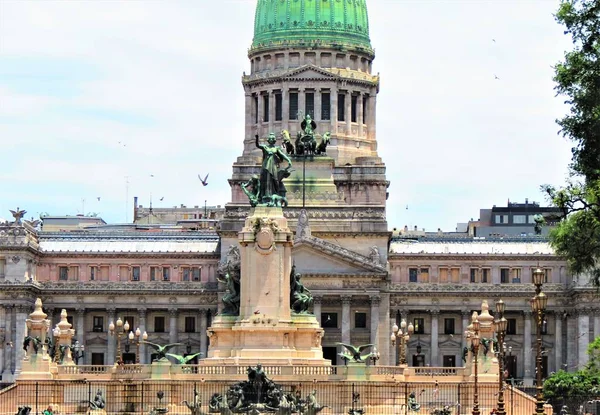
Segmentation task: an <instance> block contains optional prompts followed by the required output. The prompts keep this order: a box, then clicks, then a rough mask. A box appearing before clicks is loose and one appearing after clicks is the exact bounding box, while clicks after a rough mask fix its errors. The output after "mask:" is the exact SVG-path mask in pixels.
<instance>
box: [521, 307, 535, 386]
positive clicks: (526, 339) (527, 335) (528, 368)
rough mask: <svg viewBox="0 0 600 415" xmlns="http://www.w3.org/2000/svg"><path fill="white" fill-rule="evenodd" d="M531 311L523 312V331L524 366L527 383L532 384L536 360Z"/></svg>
mask: <svg viewBox="0 0 600 415" xmlns="http://www.w3.org/2000/svg"><path fill="white" fill-rule="evenodd" d="M531 317H532V314H531V311H529V310H526V311H524V312H523V322H524V323H525V330H524V333H523V367H524V368H525V374H524V376H523V378H524V379H525V384H526V385H528V384H531V382H533V377H534V375H535V361H534V359H533V358H532V353H531V352H532V349H531V347H532V343H531Z"/></svg>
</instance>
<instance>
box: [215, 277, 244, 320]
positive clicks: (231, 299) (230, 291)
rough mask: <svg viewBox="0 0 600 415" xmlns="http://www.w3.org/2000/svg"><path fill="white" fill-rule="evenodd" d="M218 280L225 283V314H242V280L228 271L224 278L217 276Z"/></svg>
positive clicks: (223, 312)
mask: <svg viewBox="0 0 600 415" xmlns="http://www.w3.org/2000/svg"><path fill="white" fill-rule="evenodd" d="M217 281H219V282H221V283H223V284H225V287H226V288H225V295H223V299H222V301H223V305H224V306H225V307H224V308H223V311H222V312H221V314H223V315H225V316H238V315H239V314H240V282H239V281H236V280H235V279H234V278H233V276H231V275H230V274H229V273H226V274H225V276H224V279H221V278H219V277H217Z"/></svg>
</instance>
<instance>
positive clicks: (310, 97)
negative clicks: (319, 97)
mask: <svg viewBox="0 0 600 415" xmlns="http://www.w3.org/2000/svg"><path fill="white" fill-rule="evenodd" d="M304 98H305V102H304V110H305V112H304V114H306V115H310V116H311V118H312V119H314V118H315V94H314V93H312V92H307V93H306V94H304Z"/></svg>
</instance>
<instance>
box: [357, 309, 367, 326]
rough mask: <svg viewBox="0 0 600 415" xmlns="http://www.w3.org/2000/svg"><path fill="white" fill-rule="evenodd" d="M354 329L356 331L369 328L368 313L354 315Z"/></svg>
mask: <svg viewBox="0 0 600 415" xmlns="http://www.w3.org/2000/svg"><path fill="white" fill-rule="evenodd" d="M354 328H355V329H366V328H367V313H360V312H356V313H354Z"/></svg>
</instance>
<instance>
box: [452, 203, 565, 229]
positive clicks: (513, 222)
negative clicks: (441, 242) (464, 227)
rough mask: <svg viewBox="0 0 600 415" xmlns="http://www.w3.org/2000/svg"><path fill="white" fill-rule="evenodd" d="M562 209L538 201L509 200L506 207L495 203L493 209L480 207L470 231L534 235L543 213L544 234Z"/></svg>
mask: <svg viewBox="0 0 600 415" xmlns="http://www.w3.org/2000/svg"><path fill="white" fill-rule="evenodd" d="M561 214H562V211H561V210H560V208H557V207H543V206H540V204H539V203H538V202H529V200H528V199H525V203H511V202H510V201H509V202H508V204H507V206H506V207H498V206H496V205H494V207H492V208H491V209H480V210H479V220H477V221H473V220H471V221H469V223H468V233H469V235H470V236H478V237H489V236H494V237H503V236H534V235H535V217H536V215H542V216H543V217H544V219H545V220H546V223H545V225H544V226H543V227H542V236H547V235H548V232H549V231H550V229H552V227H553V226H555V225H556V223H557V222H558V220H559V218H560V216H561ZM457 228H458V225H457Z"/></svg>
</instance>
